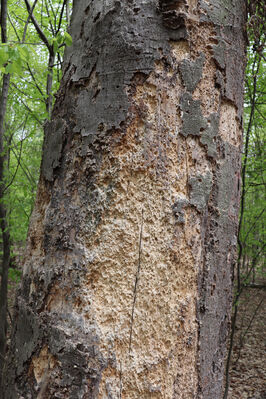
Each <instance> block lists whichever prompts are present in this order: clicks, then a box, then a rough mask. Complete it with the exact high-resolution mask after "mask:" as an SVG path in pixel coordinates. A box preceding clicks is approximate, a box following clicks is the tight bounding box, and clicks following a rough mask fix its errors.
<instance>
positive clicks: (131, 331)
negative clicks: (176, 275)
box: [129, 209, 143, 353]
mask: <svg viewBox="0 0 266 399" xmlns="http://www.w3.org/2000/svg"><path fill="white" fill-rule="evenodd" d="M142 233H143V209H142V213H141V226H140V234H139V257H138V269H137V273H136V278H135V286H134V292H133V304H132V312H131V322H130V336H129V353H130V352H131V344H132V333H133V323H134V313H135V305H136V299H137V288H138V281H139V274H140V268H141V249H142Z"/></svg>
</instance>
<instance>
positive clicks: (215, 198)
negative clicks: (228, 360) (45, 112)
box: [5, 0, 245, 399]
mask: <svg viewBox="0 0 266 399" xmlns="http://www.w3.org/2000/svg"><path fill="white" fill-rule="evenodd" d="M159 3H160V4H159V5H158V4H157V1H155V0H142V1H140V0H131V1H122V0H120V1H118V0H106V1H104V2H100V1H97V2H96V1H94V2H93V1H92V0H91V1H90V0H84V1H82V2H81V1H79V2H78V1H76V2H74V10H73V15H72V21H71V34H72V37H73V46H72V48H70V49H69V50H67V53H66V56H65V63H64V74H63V80H62V83H61V88H60V91H59V93H58V95H57V101H56V104H55V107H54V110H53V114H52V120H51V122H49V123H48V124H47V126H46V133H45V142H44V150H43V161H42V170H41V179H40V184H39V190H38V196H37V202H36V205H35V210H34V212H33V216H32V220H31V226H30V229H29V236H28V246H27V252H26V257H25V266H24V276H23V281H22V286H21V289H20V292H19V295H18V298H17V305H16V323H15V326H14V331H13V337H12V343H11V351H10V356H9V363H8V364H7V366H6V368H7V373H6V388H5V399H9V398H10V399H11V398H12V399H14V398H16V397H20V396H23V397H27V398H44V397H45V398H73V399H76V398H113V399H117V398H125V399H131V398H132V399H133V398H165V399H168V398H169V399H170V398H171V399H172V398H176V399H177V398H178V399H179V398H184V399H188V398H204V399H207V398H208V399H214V398H221V397H222V391H223V374H224V357H225V352H226V338H227V332H228V327H229V323H230V310H231V286H232V281H231V280H232V268H233V265H234V260H235V252H236V251H235V250H236V234H237V221H238V216H237V215H238V202H239V172H240V149H241V133H242V127H241V113H242V102H243V95H242V90H243V75H244V66H245V36H244V25H245V12H244V10H245V1H244V0H236V1H234V2H233V1H230V0H228V1H226V2H224V1H222V0H220V1H217V0H215V1H214V0H211V1H208V2H205V1H203V0H200V1H198V3H199V5H197V2H196V1H193V0H191V1H188V3H186V1H185V0H183V1H177V0H172V1H170V0H168V1H166V0H161V1H160V2H159Z"/></svg>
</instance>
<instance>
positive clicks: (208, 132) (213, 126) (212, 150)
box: [200, 113, 219, 158]
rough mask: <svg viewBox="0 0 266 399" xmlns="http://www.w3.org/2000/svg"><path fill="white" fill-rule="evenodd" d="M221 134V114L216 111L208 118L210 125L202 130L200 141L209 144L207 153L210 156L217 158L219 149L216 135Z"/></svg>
mask: <svg viewBox="0 0 266 399" xmlns="http://www.w3.org/2000/svg"><path fill="white" fill-rule="evenodd" d="M218 134H219V115H218V114H216V113H214V114H211V115H210V116H209V118H208V127H207V128H206V129H205V130H204V131H203V132H202V135H201V138H200V141H201V143H202V144H204V145H206V146H207V154H208V156H209V157H212V158H216V156H217V149H216V142H215V137H217V136H218Z"/></svg>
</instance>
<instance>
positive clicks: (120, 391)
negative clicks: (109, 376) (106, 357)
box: [119, 362, 123, 399]
mask: <svg viewBox="0 0 266 399" xmlns="http://www.w3.org/2000/svg"><path fill="white" fill-rule="evenodd" d="M119 378H120V390H119V399H122V390H123V384H122V378H123V374H122V362H120V372H119Z"/></svg>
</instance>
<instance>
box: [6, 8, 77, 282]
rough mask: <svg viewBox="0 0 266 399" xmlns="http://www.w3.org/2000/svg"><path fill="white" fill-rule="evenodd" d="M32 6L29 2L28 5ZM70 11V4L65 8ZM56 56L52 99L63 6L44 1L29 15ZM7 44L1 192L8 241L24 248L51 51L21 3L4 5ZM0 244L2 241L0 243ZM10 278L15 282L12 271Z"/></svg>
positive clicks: (62, 41) (63, 35) (64, 42)
mask: <svg viewBox="0 0 266 399" xmlns="http://www.w3.org/2000/svg"><path fill="white" fill-rule="evenodd" d="M33 3H34V2H33V1H32V2H31V6H32V4H33ZM69 5H70V6H71V2H70V4H69ZM33 14H34V17H35V19H36V20H37V22H38V25H39V27H40V28H41V30H42V32H43V34H44V35H45V37H46V38H47V41H48V43H49V44H50V46H51V48H53V51H54V53H55V63H54V65H53V66H52V69H53V82H52V94H54V93H55V92H56V91H57V90H58V87H59V83H60V78H61V64H62V58H63V52H64V48H65V46H70V45H71V44H72V38H71V36H70V35H69V33H67V18H66V2H65V1H62V0H58V1H56V0H42V1H39V2H37V3H36V5H35V8H34V10H33ZM7 36H8V43H0V79H1V81H2V76H3V74H10V87H9V93H8V102H7V110H6V115H5V133H4V142H5V150H4V155H5V159H6V161H5V173H4V175H5V192H4V199H3V201H4V202H5V204H6V207H7V209H8V219H9V220H8V221H9V228H10V236H11V242H12V243H13V244H15V245H16V246H19V247H21V246H24V244H25V240H26V235H27V230H28V225H29V220H30V216H31V213H32V210H33V206H34V200H35V196H36V190H37V183H38V179H39V170H40V161H41V150H42V142H43V125H44V123H45V121H46V120H47V119H48V118H49V115H48V113H47V99H48V97H49V93H48V92H47V76H48V73H49V70H48V62H49V48H48V47H47V44H45V42H44V41H43V40H42V39H41V37H40V35H39V34H38V32H37V31H36V27H35V26H34V24H33V22H32V21H31V19H30V18H29V13H28V11H27V8H26V5H25V2H24V0H9V1H8V34H7ZM0 241H1V239H0ZM9 277H10V279H11V280H13V281H17V279H19V273H18V272H17V270H16V269H12V268H11V269H10V272H9Z"/></svg>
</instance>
